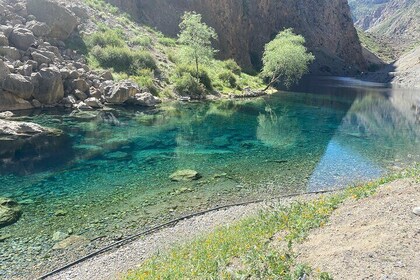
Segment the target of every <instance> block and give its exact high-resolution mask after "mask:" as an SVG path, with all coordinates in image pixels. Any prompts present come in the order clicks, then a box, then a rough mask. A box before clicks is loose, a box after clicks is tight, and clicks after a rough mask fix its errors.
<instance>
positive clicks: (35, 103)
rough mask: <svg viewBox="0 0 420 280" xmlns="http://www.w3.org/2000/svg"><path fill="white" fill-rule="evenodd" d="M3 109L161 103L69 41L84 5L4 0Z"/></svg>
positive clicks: (0, 25)
mask: <svg viewBox="0 0 420 280" xmlns="http://www.w3.org/2000/svg"><path fill="white" fill-rule="evenodd" d="M0 15H1V20H0V111H6V110H10V111H14V110H26V109H33V108H40V107H46V108H48V107H65V108H73V109H77V110H92V109H100V108H102V107H104V106H105V105H122V104H128V105H136V106H146V107H152V106H155V105H156V104H158V103H160V99H159V98H157V97H155V96H153V95H152V94H151V93H150V92H148V91H147V90H146V89H145V88H142V87H141V86H139V85H138V84H136V83H134V82H132V81H128V80H123V81H119V82H116V81H114V80H113V75H112V73H111V72H109V71H104V72H97V71H94V70H91V69H90V68H89V66H88V65H87V61H86V58H85V57H84V56H83V55H81V54H78V53H77V52H75V51H73V50H71V49H69V48H68V47H67V46H66V43H65V40H66V39H68V38H69V37H70V36H71V35H72V34H73V33H77V32H79V31H78V27H79V25H80V24H82V23H83V22H84V21H85V20H86V19H87V18H88V16H87V11H86V10H84V9H83V7H80V6H76V5H72V4H68V7H66V6H64V5H63V4H60V3H58V2H55V1H51V0H40V1H38V0H28V1H17V2H16V1H9V0H7V1H1V2H0Z"/></svg>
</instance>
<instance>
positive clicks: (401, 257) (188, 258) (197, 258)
mask: <svg viewBox="0 0 420 280" xmlns="http://www.w3.org/2000/svg"><path fill="white" fill-rule="evenodd" d="M396 178H399V179H396ZM394 179H396V180H394ZM419 188H420V174H419V171H418V168H417V169H415V170H413V171H410V172H409V173H402V175H398V176H393V177H389V178H386V179H382V180H380V181H378V182H374V183H369V184H366V185H364V186H361V187H357V188H351V189H348V190H346V191H342V192H339V193H337V194H331V195H308V196H303V197H300V198H298V199H283V200H279V201H275V202H270V203H259V204H251V205H248V206H240V207H233V208H229V209H228V210H222V211H217V212H213V213H208V214H205V215H203V216H199V217H194V218H192V219H189V220H185V221H182V222H180V223H178V224H176V225H175V226H173V227H171V228H166V229H163V230H161V231H159V232H157V233H154V234H152V235H149V236H146V237H145V238H144V239H141V240H138V241H135V242H133V243H131V244H128V245H125V246H122V247H120V248H118V249H115V250H114V251H112V252H110V253H106V254H103V255H100V256H97V257H95V258H92V259H90V260H88V261H86V262H83V263H81V264H79V265H76V266H74V267H72V268H70V269H68V270H65V271H64V272H62V273H60V274H57V275H54V276H53V277H50V278H48V279H95V278H100V279H121V278H124V279H156V277H157V278H159V277H177V278H178V279H179V277H181V278H183V277H184V278H188V279H199V278H200V277H206V276H209V277H210V276H218V277H221V278H223V279H224V278H226V279H227V278H228V277H236V276H246V275H248V276H262V277H270V276H286V275H289V276H290V275H294V276H297V277H299V276H303V275H305V274H306V275H307V276H312V277H315V278H314V279H318V278H319V279H330V278H325V277H330V276H331V277H332V278H333V279H349V277H347V276H349V275H353V276H354V274H352V273H353V272H354V269H355V268H356V270H357V273H358V275H360V276H361V277H364V276H367V277H373V279H377V278H380V277H384V276H388V277H397V279H401V278H404V279H415V277H414V276H415V275H418V268H417V267H416V264H417V263H418V261H419V255H418V252H419V251H420V248H418V246H419V245H418V244H419V243H418V242H416V239H417V238H418V232H417V231H418V229H416V227H415V225H416V220H418V219H419V218H420V217H419V216H416V215H415V214H414V213H413V212H412V210H413V208H415V207H416V206H418V205H417V204H418V203H419V202H420V196H419V194H420V192H419ZM336 209H337V210H336ZM273 210H274V211H273ZM314 228H319V229H316V230H315V231H313V230H312V229H314ZM302 241H303V243H302ZM335 241H337V242H335ZM396 241H397V242H396ZM320 244H322V246H323V247H322V248H326V249H325V250H324V249H322V250H320V246H321V245H320ZM336 244H340V245H339V246H335V245H336ZM332 245H334V246H333V247H331V246H332ZM171 248H172V249H171ZM162 252H163V253H162ZM349 256H351V258H352V264H354V265H348V262H347V261H348V260H347V258H349ZM366 256H368V257H369V258H367V257H366ZM390 256H392V257H390ZM139 264H141V265H140V268H138V269H136V267H137V265H139ZM370 267H374V269H369V268H370ZM395 267H397V268H396V269H395ZM343 268H344V270H343ZM131 269H134V270H131ZM416 269H417V270H416ZM129 270H131V272H130V273H129V274H128V276H127V275H126V273H127V271H129ZM367 272H368V273H369V275H365V274H366V273H367ZM323 277H324V278H323ZM357 278H359V277H357Z"/></svg>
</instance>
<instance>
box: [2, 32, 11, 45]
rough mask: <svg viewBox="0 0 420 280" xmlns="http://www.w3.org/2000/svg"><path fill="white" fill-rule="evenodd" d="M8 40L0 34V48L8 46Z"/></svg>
mask: <svg viewBox="0 0 420 280" xmlns="http://www.w3.org/2000/svg"><path fill="white" fill-rule="evenodd" d="M8 45H9V39H7V37H6V35H4V34H2V33H0V46H8Z"/></svg>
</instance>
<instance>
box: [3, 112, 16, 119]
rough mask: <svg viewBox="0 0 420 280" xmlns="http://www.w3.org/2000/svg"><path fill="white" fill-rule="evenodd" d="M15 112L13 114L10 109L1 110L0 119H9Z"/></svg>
mask: <svg viewBox="0 0 420 280" xmlns="http://www.w3.org/2000/svg"><path fill="white" fill-rule="evenodd" d="M14 115H15V114H13V112H10V111H6V112H1V113H0V119H9V118H11V117H13V116H14Z"/></svg>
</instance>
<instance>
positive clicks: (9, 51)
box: [0, 46, 22, 60]
mask: <svg viewBox="0 0 420 280" xmlns="http://www.w3.org/2000/svg"><path fill="white" fill-rule="evenodd" d="M0 56H4V57H6V58H7V59H10V60H20V59H21V58H22V56H21V54H20V52H19V50H18V49H16V48H15V47H5V46H0Z"/></svg>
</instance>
